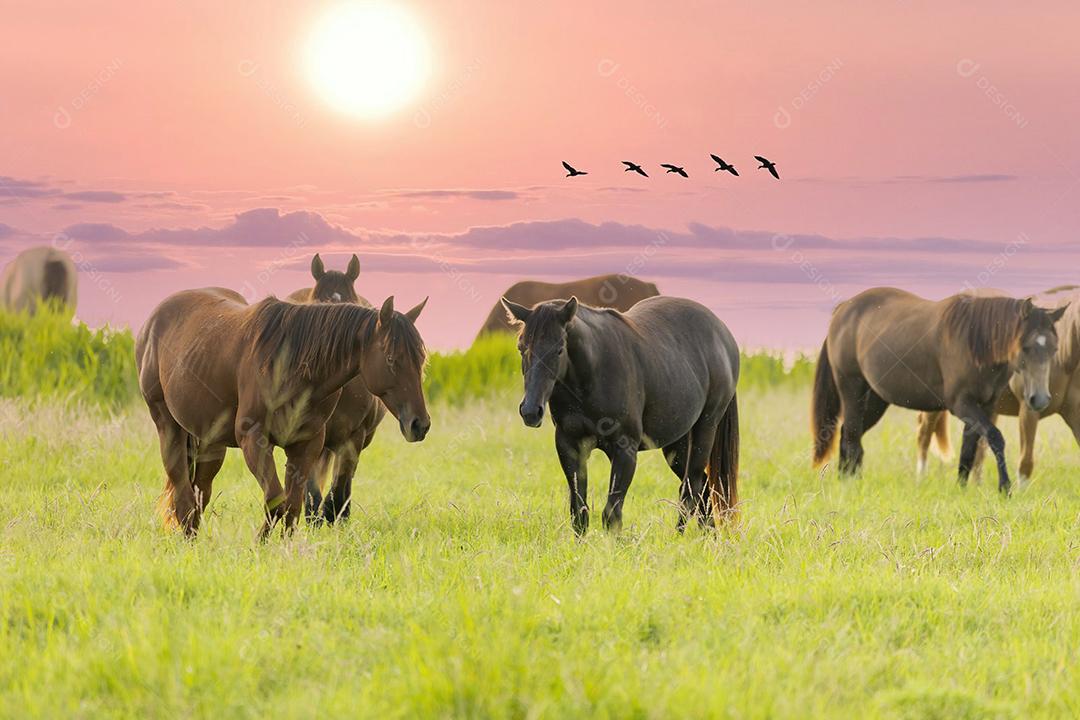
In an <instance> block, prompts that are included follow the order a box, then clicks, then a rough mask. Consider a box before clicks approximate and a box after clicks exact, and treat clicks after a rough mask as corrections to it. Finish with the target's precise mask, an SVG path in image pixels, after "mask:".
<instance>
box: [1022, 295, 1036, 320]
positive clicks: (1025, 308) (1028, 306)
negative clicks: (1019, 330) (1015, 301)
mask: <svg viewBox="0 0 1080 720" xmlns="http://www.w3.org/2000/svg"><path fill="white" fill-rule="evenodd" d="M1034 309H1035V303H1033V302H1032V301H1031V298H1029V297H1026V298H1024V303H1023V305H1021V306H1020V317H1021V318H1023V319H1024V320H1027V317H1028V315H1030V314H1031V311H1032V310H1034Z"/></svg>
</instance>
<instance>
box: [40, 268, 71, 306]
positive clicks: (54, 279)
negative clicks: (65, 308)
mask: <svg viewBox="0 0 1080 720" xmlns="http://www.w3.org/2000/svg"><path fill="white" fill-rule="evenodd" d="M69 281H70V279H69V278H68V269H67V265H65V264H64V262H63V261H62V260H48V261H46V262H45V269H44V277H43V280H42V287H41V297H42V299H44V300H45V301H46V302H48V301H49V300H58V301H60V302H63V303H66V302H67V299H68V282H69Z"/></svg>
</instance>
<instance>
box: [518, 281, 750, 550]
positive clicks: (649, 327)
mask: <svg viewBox="0 0 1080 720" xmlns="http://www.w3.org/2000/svg"><path fill="white" fill-rule="evenodd" d="M502 303H503V306H504V307H505V308H506V312H507V314H508V316H509V317H510V319H511V320H512V321H513V322H515V323H517V324H518V325H520V326H521V332H520V334H519V336H518V349H519V350H520V351H521V372H522V375H524V383H525V397H524V399H523V400H522V401H521V405H520V407H519V408H518V410H519V412H520V414H521V418H522V420H524V421H525V424H526V425H528V426H529V427H539V426H540V423H541V421H542V420H543V417H544V406H545V405H549V406H550V408H551V417H552V419H553V420H554V421H555V451H556V453H557V454H558V456H559V462H560V463H561V464H562V469H563V473H564V474H565V475H566V481H567V483H568V485H569V487H570V520H571V523H572V525H573V528H574V531H575V532H577V533H578V534H579V535H580V534H583V533H584V532H585V531H586V530H587V529H588V527H589V506H588V459H589V455H590V453H591V452H592V451H593V450H594V449H596V448H599V449H600V450H601V451H602V452H603V453H604V454H605V455H607V456H608V459H609V460H610V461H611V480H610V485H609V487H608V498H607V505H606V506H605V508H604V514H603V520H604V527H605V528H608V529H610V530H618V529H619V528H620V527H621V526H622V509H623V501H624V500H625V499H626V493H627V490H628V489H629V488H630V481H631V480H633V478H634V470H635V468H636V467H637V453H638V452H639V451H641V450H649V449H652V448H663V450H664V458H665V459H666V460H667V463H668V465H669V466H670V467H671V470H672V471H673V472H674V473H675V475H676V476H677V477H678V478H679V480H680V483H681V486H680V493H679V498H680V510H679V522H678V528H679V530H680V531H682V530H683V529H684V528H685V526H686V521H687V518H689V517H690V516H692V515H695V514H696V515H697V517H698V521H699V522H700V523H702V524H705V523H707V522H710V521H713V522H714V521H715V520H721V521H723V520H727V519H730V518H732V517H733V516H734V515H735V513H736V506H737V504H738V472H739V408H738V401H737V399H736V397H735V385H736V383H737V382H738V379H739V348H738V346H737V345H736V344H735V340H734V338H732V336H731V333H730V332H729V331H728V329H727V327H726V326H725V325H724V323H722V322H721V321H720V319H719V318H717V317H716V315H714V314H713V313H712V312H711V311H709V309H708V308H705V307H704V306H702V305H699V304H697V303H696V302H693V301H691V300H685V299H682V298H674V297H654V298H649V299H647V300H642V301H641V302H639V303H638V304H637V305H635V306H634V307H633V308H631V309H630V310H629V311H628V312H626V313H620V312H618V311H617V310H611V309H598V308H592V307H589V306H587V305H584V304H581V303H579V302H578V300H577V298H576V297H571V298H570V299H569V300H553V301H550V302H545V303H541V304H540V305H537V306H536V307H534V308H532V309H530V308H527V307H524V306H523V305H518V304H517V303H515V302H512V301H510V300H507V299H506V298H503V300H502ZM710 516H711V517H710Z"/></svg>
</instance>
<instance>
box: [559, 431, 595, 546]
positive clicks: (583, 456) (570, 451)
mask: <svg viewBox="0 0 1080 720" xmlns="http://www.w3.org/2000/svg"><path fill="white" fill-rule="evenodd" d="M555 453H556V454H557V455H558V456H559V464H560V465H562V470H563V474H564V475H565V476H566V483H567V485H568V486H569V488H570V524H571V525H572V526H573V528H574V532H575V533H577V534H578V535H584V534H585V531H587V530H588V529H589V452H587V451H585V446H584V445H583V444H582V440H581V439H579V438H572V437H570V436H569V435H567V434H566V433H564V432H563V431H562V430H560V429H559V428H558V427H556V428H555Z"/></svg>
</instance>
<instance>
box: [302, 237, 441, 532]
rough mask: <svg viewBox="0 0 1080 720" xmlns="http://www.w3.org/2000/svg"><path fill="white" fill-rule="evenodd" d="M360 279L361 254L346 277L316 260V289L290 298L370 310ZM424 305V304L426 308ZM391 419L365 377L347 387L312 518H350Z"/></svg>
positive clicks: (322, 461) (330, 423) (321, 465)
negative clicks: (378, 438) (359, 468)
mask: <svg viewBox="0 0 1080 720" xmlns="http://www.w3.org/2000/svg"><path fill="white" fill-rule="evenodd" d="M359 274H360V261H359V260H358V259H357V257H356V256H355V255H353V256H352V260H350V261H349V267H348V270H346V272H343V273H341V272H337V271H335V270H326V268H325V267H324V266H323V262H322V259H321V258H320V257H319V256H318V255H316V256H315V257H314V258H313V259H312V261H311V275H312V277H314V278H315V287H313V288H305V289H303V290H297V291H296V292H294V293H293V294H291V295H289V299H290V300H294V301H297V302H304V303H307V302H331V303H336V302H345V303H352V304H354V305H362V306H365V307H369V305H368V302H367V300H365V299H364V298H362V297H360V296H359V295H357V294H356V290H355V289H354V287H353V282H354V281H355V280H356V278H357V277H358V276H359ZM426 302H427V300H424V303H426ZM424 303H421V307H422V306H423V304H424ZM385 415H386V408H385V407H383V404H382V403H381V402H380V401H379V399H378V398H377V397H375V396H374V395H372V394H371V393H370V392H369V391H368V389H367V386H366V385H364V380H363V378H359V377H358V378H356V379H354V380H353V381H352V382H350V383H348V384H346V385H345V387H344V388H342V390H341V399H339V400H338V404H337V407H336V408H334V414H333V415H331V416H330V419H329V420H327V421H326V438H325V440H324V448H323V451H322V454H321V455H320V456H319V461H318V463H317V465H316V468H317V469H316V471H315V472H314V473H313V474H312V476H311V479H310V480H309V481H308V491H307V495H306V496H305V499H304V505H305V510H306V512H307V516H308V517H309V518H311V519H316V518H319V517H321V518H323V519H324V520H326V521H327V522H334V521H335V520H337V519H338V518H346V517H348V516H349V512H350V509H351V507H352V482H353V476H354V475H355V474H356V465H357V463H358V462H359V460H360V453H361V452H363V450H364V449H365V448H367V446H368V445H369V444H371V441H372V439H374V437H375V430H376V429H377V428H378V427H379V423H380V422H382V419H383V417H384V416H385ZM327 475H330V482H329V488H327V487H326V486H325V484H324V482H323V480H324V478H326V477H327ZM324 493H325V494H326V496H325V499H324Z"/></svg>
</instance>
